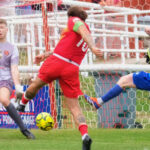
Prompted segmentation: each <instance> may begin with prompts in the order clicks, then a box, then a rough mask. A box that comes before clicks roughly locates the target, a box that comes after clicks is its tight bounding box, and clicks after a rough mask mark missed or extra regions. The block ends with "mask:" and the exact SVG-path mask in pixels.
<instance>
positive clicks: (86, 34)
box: [76, 24, 95, 50]
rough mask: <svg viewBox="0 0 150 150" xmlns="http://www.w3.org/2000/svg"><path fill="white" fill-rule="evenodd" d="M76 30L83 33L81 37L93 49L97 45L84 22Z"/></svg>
mask: <svg viewBox="0 0 150 150" xmlns="http://www.w3.org/2000/svg"><path fill="white" fill-rule="evenodd" d="M76 32H77V33H78V34H80V35H81V37H82V38H83V40H84V41H85V42H86V43H87V45H88V47H89V48H90V49H91V50H92V49H93V48H94V47H95V44H94V42H93V38H92V36H91V33H90V32H89V31H88V29H87V27H86V26H85V25H84V24H83V25H81V26H79V28H78V30H77V31H76Z"/></svg>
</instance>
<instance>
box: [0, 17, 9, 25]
mask: <svg viewBox="0 0 150 150" xmlns="http://www.w3.org/2000/svg"><path fill="white" fill-rule="evenodd" d="M0 24H5V25H6V26H7V22H6V20H5V19H1V18H0Z"/></svg>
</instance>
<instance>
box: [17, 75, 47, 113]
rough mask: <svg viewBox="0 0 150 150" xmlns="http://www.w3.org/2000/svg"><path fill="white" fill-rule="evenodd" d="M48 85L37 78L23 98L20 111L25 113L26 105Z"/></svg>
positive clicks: (18, 108) (19, 107)
mask: <svg viewBox="0 0 150 150" xmlns="http://www.w3.org/2000/svg"><path fill="white" fill-rule="evenodd" d="M45 84H46V83H45V82H43V81H42V80H41V79H40V78H38V77H37V78H36V79H35V80H34V81H33V82H32V83H31V84H30V85H29V87H28V88H27V90H26V92H25V93H24V95H23V96H22V100H21V102H20V105H19V106H18V107H17V110H18V111H21V112H24V111H25V106H26V104H27V103H28V102H29V101H30V100H31V99H33V98H34V97H35V95H36V94H37V92H38V91H39V89H40V88H41V87H43V86H44V85H45Z"/></svg>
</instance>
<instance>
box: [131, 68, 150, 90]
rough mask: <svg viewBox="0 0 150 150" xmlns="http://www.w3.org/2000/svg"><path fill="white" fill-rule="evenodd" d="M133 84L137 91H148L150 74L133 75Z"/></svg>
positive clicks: (142, 72)
mask: <svg viewBox="0 0 150 150" xmlns="http://www.w3.org/2000/svg"><path fill="white" fill-rule="evenodd" d="M133 82H134V84H135V85H136V87H137V88H138V89H141V90H147V91H150V73H147V72H144V71H141V72H138V73H133Z"/></svg>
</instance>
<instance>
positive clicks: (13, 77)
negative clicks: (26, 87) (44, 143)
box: [0, 19, 35, 139]
mask: <svg viewBox="0 0 150 150" xmlns="http://www.w3.org/2000/svg"><path fill="white" fill-rule="evenodd" d="M7 31H8V28H7V22H6V21H5V20H4V19H0V103H2V105H3V106H4V107H5V108H6V110H7V112H8V114H9V115H10V117H11V118H12V119H13V120H14V121H15V122H16V123H17V125H18V126H19V127H20V130H21V132H22V134H23V135H24V136H26V137H27V138H28V139H34V138H35V137H34V135H33V134H32V133H31V132H30V131H29V130H27V128H26V127H25V125H24V123H23V121H22V120H21V117H20V115H19V114H18V112H17V110H16V109H15V107H14V105H13V104H12V103H11V102H10V95H11V93H12V90H13V82H14V84H15V88H16V95H17V97H18V98H19V97H20V96H22V93H23V91H22V87H21V85H20V82H19V71H18V62H19V53H18V49H17V48H16V47H15V46H13V45H12V44H11V43H9V42H7V40H6V36H7Z"/></svg>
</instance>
